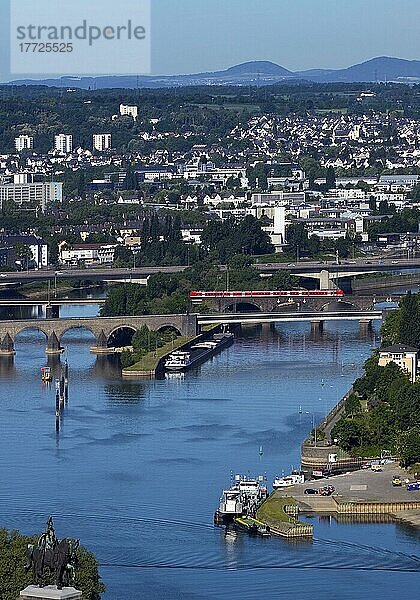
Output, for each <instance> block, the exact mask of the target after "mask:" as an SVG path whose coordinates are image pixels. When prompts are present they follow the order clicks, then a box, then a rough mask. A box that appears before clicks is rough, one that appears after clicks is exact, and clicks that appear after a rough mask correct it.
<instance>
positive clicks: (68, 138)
mask: <svg viewBox="0 0 420 600" xmlns="http://www.w3.org/2000/svg"><path fill="white" fill-rule="evenodd" d="M54 148H55V150H58V151H59V152H63V153H64V154H69V153H70V152H71V151H72V150H73V136H72V135H67V134H65V133H59V134H58V135H56V136H55V138H54Z"/></svg>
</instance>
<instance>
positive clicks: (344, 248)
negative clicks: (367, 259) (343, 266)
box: [334, 238, 351, 258]
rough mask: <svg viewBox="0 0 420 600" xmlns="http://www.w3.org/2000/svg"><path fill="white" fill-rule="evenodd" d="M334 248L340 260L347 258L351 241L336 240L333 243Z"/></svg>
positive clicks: (345, 239) (344, 239)
mask: <svg viewBox="0 0 420 600" xmlns="http://www.w3.org/2000/svg"><path fill="white" fill-rule="evenodd" d="M334 247H335V251H336V252H338V256H339V257H340V258H347V257H348V256H349V254H350V248H351V241H350V240H349V239H347V238H338V240H336V241H335V244H334Z"/></svg>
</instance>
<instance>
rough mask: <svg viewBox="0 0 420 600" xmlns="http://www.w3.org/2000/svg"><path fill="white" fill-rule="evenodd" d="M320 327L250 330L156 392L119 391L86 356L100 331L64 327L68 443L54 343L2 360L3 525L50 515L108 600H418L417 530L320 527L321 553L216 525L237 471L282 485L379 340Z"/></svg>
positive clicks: (22, 342) (31, 526) (27, 337)
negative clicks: (54, 382)
mask: <svg viewBox="0 0 420 600" xmlns="http://www.w3.org/2000/svg"><path fill="white" fill-rule="evenodd" d="M94 310H96V309H93V308H92V307H91V306H83V307H78V308H77V309H76V308H75V307H74V306H71V307H66V308H65V309H64V310H63V314H65V315H66V316H70V315H74V314H81V313H83V314H92V312H94ZM309 329H310V327H309V324H302V323H300V324H290V323H282V324H278V325H277V326H276V327H275V328H272V329H270V328H267V327H264V328H251V329H244V330H242V332H241V333H240V334H239V335H238V337H237V339H236V341H235V344H234V345H233V346H232V347H230V348H229V349H227V350H225V351H224V352H223V353H222V354H220V355H219V356H217V357H215V358H214V359H213V360H211V361H210V362H208V363H206V364H204V365H202V366H201V367H200V368H199V369H198V370H196V371H194V372H190V373H188V374H187V375H186V376H185V378H182V379H181V378H174V379H169V380H163V381H145V382H122V381H121V380H120V378H119V371H118V366H117V365H116V364H115V362H113V361H112V360H109V359H106V358H98V359H97V358H96V357H94V356H92V355H91V354H90V353H89V346H90V345H91V344H92V339H91V337H90V334H89V333H87V332H85V333H83V334H82V335H81V334H80V332H69V333H68V334H66V336H65V338H64V340H63V345H64V346H65V347H66V354H65V357H67V359H68V361H69V365H70V394H69V402H68V405H67V406H66V408H65V411H64V414H63V416H62V424H61V431H60V433H59V435H57V434H56V432H55V417H54V392H53V389H52V388H48V387H45V386H43V385H42V384H41V382H40V368H41V366H43V365H45V364H46V358H45V354H44V351H45V340H44V339H43V336H42V335H40V334H38V333H35V332H32V331H30V332H25V333H22V334H21V335H20V336H19V338H18V341H17V344H16V350H17V354H16V357H15V359H14V361H10V360H5V359H3V360H2V361H1V363H0V389H1V403H2V434H1V436H0V477H1V481H2V486H1V488H0V512H1V515H2V517H1V525H2V526H5V527H7V528H18V529H20V530H21V531H22V532H24V533H28V534H32V533H34V532H39V531H41V530H42V529H43V528H44V526H45V523H46V520H47V517H48V515H49V514H50V513H51V514H52V515H53V516H54V519H55V526H56V531H57V534H58V536H59V537H65V536H67V537H79V538H80V539H81V541H82V543H83V544H84V545H85V546H86V547H88V548H89V549H90V550H92V551H93V552H94V553H95V554H96V556H97V558H98V560H99V562H100V564H101V575H102V578H103V580H104V582H105V583H106V584H107V588H108V589H107V592H106V593H105V594H104V596H103V599H104V600H123V599H124V600H135V599H137V598H151V599H152V598H153V599H155V598H156V599H165V600H166V599H168V600H172V599H173V600H175V599H181V598H182V599H187V600H198V599H200V600H201V599H203V600H204V599H207V598H209V599H222V598H232V599H245V598H246V599H248V598H249V599H250V600H254V599H255V598H258V597H260V596H263V597H266V598H296V599H298V600H306V599H308V600H309V599H313V598H319V597H322V598H324V597H325V598H332V599H340V600H347V599H348V600H350V599H351V600H354V599H355V598H357V599H358V600H363V599H369V600H372V599H373V598H381V599H382V600H391V599H392V600H393V599H394V597H395V594H396V593H398V592H399V593H401V592H403V593H404V595H406V596H407V597H409V598H416V597H418V589H419V587H418V582H419V571H420V556H419V541H420V533H419V531H418V530H415V529H412V528H410V527H408V526H404V525H401V524H395V523H389V524H372V523H371V524H365V523H360V524H357V523H352V524H349V523H338V522H336V521H335V520H334V519H325V518H318V517H317V518H311V519H309V520H310V521H311V522H312V523H313V524H314V540H313V542H312V543H296V542H295V543H289V542H286V541H284V540H282V539H278V538H275V537H273V538H270V539H259V538H249V537H248V536H247V535H246V534H241V533H238V534H233V533H232V534H228V535H227V536H225V534H224V531H223V530H222V529H215V528H214V527H213V525H212V520H213V512H214V510H215V508H216V507H217V504H218V500H219V496H220V492H221V490H222V488H223V487H224V486H227V485H229V483H230V474H231V472H233V473H245V474H246V473H248V472H250V473H252V474H259V473H262V474H264V473H266V474H267V477H268V480H269V482H271V481H272V479H273V477H274V476H275V475H279V474H281V473H282V472H283V471H284V472H289V470H290V469H291V467H292V466H297V465H298V464H299V447H300V443H301V441H302V440H303V439H304V437H305V436H306V434H307V433H308V432H309V431H310V429H311V424H312V419H313V418H315V420H321V418H322V417H323V416H324V414H325V413H326V412H327V411H328V410H329V409H330V408H331V407H332V406H333V405H334V404H335V403H336V402H337V400H338V399H339V398H340V397H341V396H342V395H343V393H344V392H345V391H346V390H347V389H348V388H349V387H350V385H351V383H352V382H353V381H354V379H355V378H356V377H357V376H358V375H359V374H360V373H361V370H362V365H363V362H364V360H365V359H366V358H367V357H368V356H369V354H370V352H371V351H372V348H373V347H374V346H375V344H376V343H377V337H378V332H377V329H376V330H375V333H374V335H373V336H372V337H371V338H369V339H363V338H360V337H359V332H358V324H357V323H352V322H338V323H328V324H326V327H325V333H324V336H323V338H322V339H321V340H318V341H311V339H310V338H309ZM63 359H64V358H62V359H61V360H63ZM260 446H262V447H263V455H262V456H260V454H259V448H260Z"/></svg>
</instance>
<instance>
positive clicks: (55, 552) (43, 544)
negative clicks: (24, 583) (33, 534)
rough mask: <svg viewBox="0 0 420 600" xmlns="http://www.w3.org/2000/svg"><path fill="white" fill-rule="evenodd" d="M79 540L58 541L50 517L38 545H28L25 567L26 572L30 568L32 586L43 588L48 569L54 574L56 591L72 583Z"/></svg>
mask: <svg viewBox="0 0 420 600" xmlns="http://www.w3.org/2000/svg"><path fill="white" fill-rule="evenodd" d="M78 547H79V540H72V539H67V538H65V539H63V540H58V539H57V537H56V535H55V530H54V523H53V520H52V517H50V518H49V519H48V523H47V529H46V531H44V533H42V534H41V536H40V537H39V539H38V544H37V545H36V546H35V545H34V544H28V548H27V558H28V563H27V565H26V567H25V569H26V571H27V572H28V571H29V570H30V569H31V568H32V573H33V577H34V584H35V585H39V587H44V586H45V584H44V575H45V569H46V568H47V567H48V568H49V569H50V571H52V572H53V573H54V576H55V585H56V586H57V589H58V590H62V589H63V586H70V585H72V584H73V583H74V576H75V570H76V567H77V556H76V551H77V549H78Z"/></svg>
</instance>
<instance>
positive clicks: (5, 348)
mask: <svg viewBox="0 0 420 600" xmlns="http://www.w3.org/2000/svg"><path fill="white" fill-rule="evenodd" d="M15 354H16V351H15V345H14V342H13V340H12V337H11V336H10V333H9V332H7V333H6V335H5V336H4V338H3V340H2V341H1V344H0V356H14V355H15Z"/></svg>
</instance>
